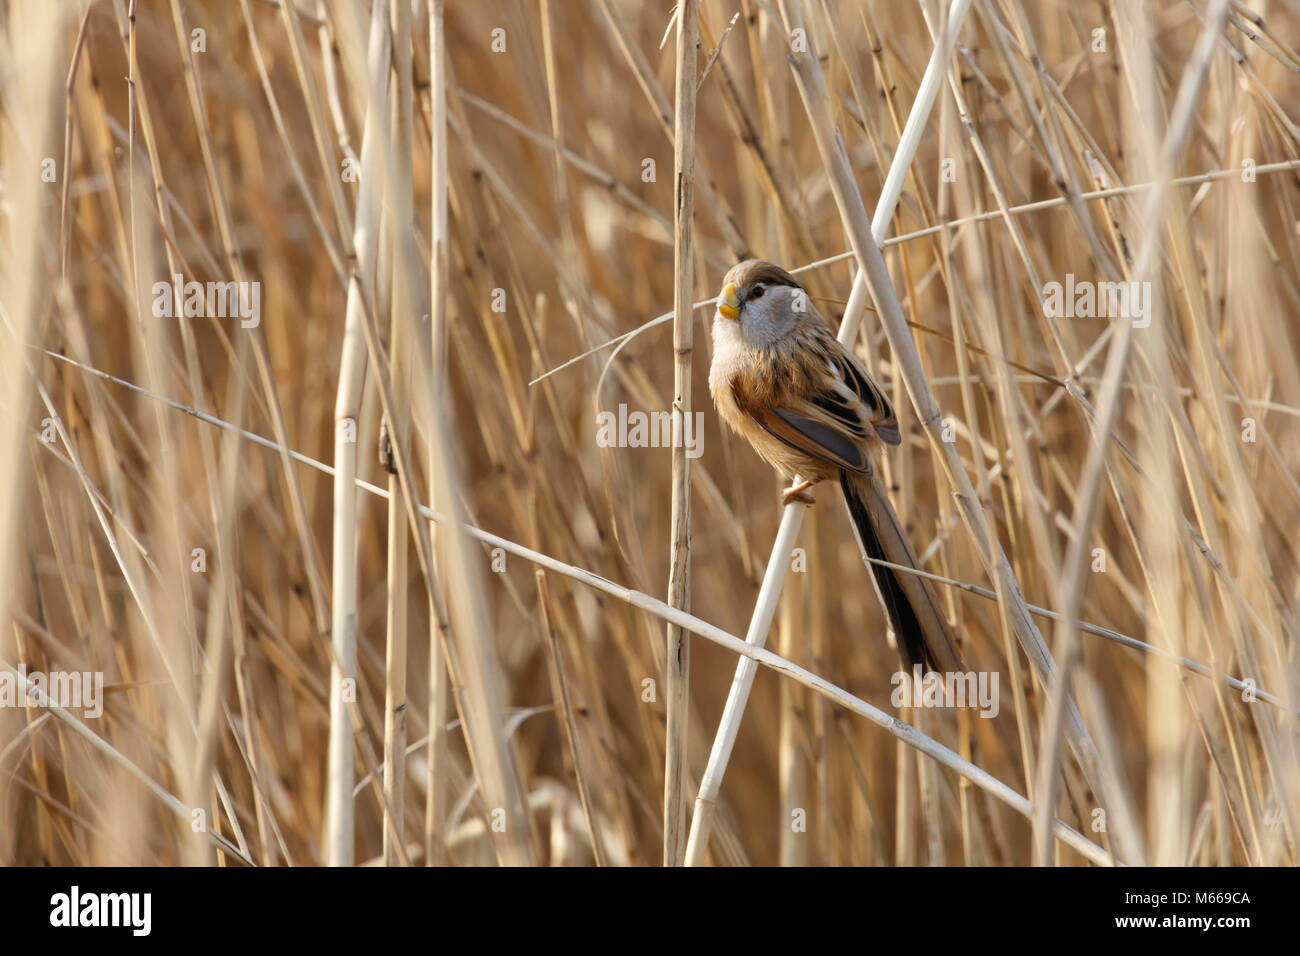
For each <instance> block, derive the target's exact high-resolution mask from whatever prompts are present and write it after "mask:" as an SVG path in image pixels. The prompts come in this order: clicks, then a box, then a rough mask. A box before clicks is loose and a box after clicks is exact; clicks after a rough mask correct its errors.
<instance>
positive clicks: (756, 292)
mask: <svg viewBox="0 0 1300 956" xmlns="http://www.w3.org/2000/svg"><path fill="white" fill-rule="evenodd" d="M766 291H767V289H765V288H764V287H763V286H761V285H756V286H754V288H752V289H750V290H749V297H750V298H751V299H761V298H763V293H764V292H766Z"/></svg>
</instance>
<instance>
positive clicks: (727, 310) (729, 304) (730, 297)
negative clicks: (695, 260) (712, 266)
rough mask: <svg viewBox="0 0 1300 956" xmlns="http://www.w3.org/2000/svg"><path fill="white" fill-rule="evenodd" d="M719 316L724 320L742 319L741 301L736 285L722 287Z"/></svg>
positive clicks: (719, 298) (730, 284) (728, 284)
mask: <svg viewBox="0 0 1300 956" xmlns="http://www.w3.org/2000/svg"><path fill="white" fill-rule="evenodd" d="M718 315H720V316H722V317H723V318H724V319H735V318H739V317H740V299H739V298H738V297H737V295H736V287H735V285H734V284H732V283H730V282H728V283H727V284H726V285H724V286H723V287H722V295H720V296H718Z"/></svg>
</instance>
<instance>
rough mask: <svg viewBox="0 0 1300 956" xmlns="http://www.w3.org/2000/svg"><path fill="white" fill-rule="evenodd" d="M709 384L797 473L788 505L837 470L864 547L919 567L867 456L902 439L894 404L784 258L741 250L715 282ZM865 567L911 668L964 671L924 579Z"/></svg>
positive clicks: (732, 420) (759, 447) (729, 418)
mask: <svg viewBox="0 0 1300 956" xmlns="http://www.w3.org/2000/svg"><path fill="white" fill-rule="evenodd" d="M709 391H710V392H711V393H712V395H713V402H714V404H715V405H716V406H717V408H718V413H719V414H720V415H721V416H722V418H723V420H724V421H726V422H727V424H728V425H730V426H731V427H732V428H733V429H735V430H736V431H737V432H739V433H740V434H741V435H742V436H744V438H745V439H746V440H747V441H748V442H749V443H750V445H752V446H753V448H754V450H755V451H756V452H758V453H759V455H761V456H762V457H763V458H765V459H766V460H767V461H768V462H770V463H771V464H773V465H775V466H776V467H777V468H779V469H780V470H781V471H783V472H785V473H786V474H787V475H789V476H790V477H791V478H792V479H793V478H795V477H796V476H797V477H798V479H799V483H798V484H796V485H792V486H791V487H790V488H789V489H787V490H786V492H785V493H784V495H783V496H782V497H783V499H784V501H785V502H786V503H787V504H789V503H790V502H791V501H802V502H804V503H806V504H812V503H813V502H814V499H813V498H812V496H811V495H810V494H809V492H808V489H809V488H811V487H812V486H813V485H815V484H817V483H818V482H821V481H827V480H830V479H838V480H839V483H840V488H841V489H842V490H843V492H844V500H845V501H846V502H847V504H848V510H849V515H850V516H851V517H852V519H853V526H854V530H855V533H856V534H857V537H858V543H859V545H860V546H861V548H862V551H863V553H864V554H866V555H867V556H869V557H872V558H875V559H877V560H884V561H888V562H890V563H892V564H897V565H901V566H904V567H912V568H915V567H916V566H917V565H916V555H915V554H914V553H913V551H912V548H911V546H910V545H909V544H908V542H907V538H906V537H905V536H904V534H903V528H902V524H901V523H900V522H899V520H898V515H897V514H895V512H894V508H893V506H892V505H891V504H890V502H889V495H888V493H887V490H886V488H885V485H884V482H883V481H882V479H881V476H880V472H879V469H878V468H877V466H876V463H875V462H874V461H873V457H874V456H875V455H876V454H877V453H878V451H879V449H880V447H881V446H882V445H897V444H898V443H899V441H900V438H899V433H898V421H897V419H895V417H894V409H893V406H891V405H890V403H889V400H888V399H887V398H886V397H885V395H884V393H883V392H882V391H881V390H880V388H879V387H878V386H877V385H876V383H875V382H873V381H872V380H871V376H870V375H869V374H868V373H867V370H866V369H865V368H863V366H862V363H861V362H859V361H858V360H857V358H855V357H854V356H853V354H852V353H851V352H849V351H848V350H847V349H845V348H844V347H843V346H842V345H840V343H839V341H838V340H836V338H835V336H834V335H833V334H832V333H831V330H830V327H829V326H828V325H827V324H826V320H825V319H824V318H822V315H821V313H820V312H818V311H817V309H816V307H815V306H814V305H813V304H812V302H811V300H810V299H809V297H808V295H807V293H806V292H805V291H804V289H803V288H802V287H801V286H800V285H799V283H798V282H797V281H796V280H795V278H794V276H792V275H790V273H788V272H786V271H785V270H784V269H782V268H781V267H779V266H776V265H773V264H772V263H770V262H764V261H762V260H759V259H749V260H747V261H745V262H742V263H740V264H738V265H736V266H734V267H733V268H732V269H731V271H730V272H728V273H727V275H726V278H724V279H723V284H722V292H721V294H720V295H719V297H718V310H717V314H716V315H715V316H714V319H713V365H712V367H711V368H710V369H709ZM871 572H872V574H873V575H874V576H875V580H876V586H877V590H878V591H879V593H880V597H881V600H882V602H883V603H884V606H885V613H886V614H887V615H888V616H889V621H890V624H891V626H892V627H893V629H894V634H895V636H896V637H897V639H898V647H899V651H900V652H901V654H902V656H903V658H904V660H905V662H906V663H907V666H908V668H909V669H910V668H911V667H912V666H913V665H915V664H920V665H922V666H923V667H926V668H928V669H934V670H939V671H945V672H950V671H960V670H962V669H963V665H962V660H961V653H960V651H959V650H958V648H957V643H956V641H955V640H954V639H953V634H952V631H951V629H950V628H949V626H948V621H947V619H946V618H945V617H944V615H943V610H942V608H941V607H940V605H939V601H938V599H937V597H936V596H935V593H934V589H933V588H932V587H931V586H930V582H929V581H927V580H926V579H925V578H922V577H920V576H918V575H915V574H908V573H905V572H901V571H895V570H893V569H891V568H887V567H882V566H881V565H878V564H871Z"/></svg>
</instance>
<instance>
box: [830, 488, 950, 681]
mask: <svg viewBox="0 0 1300 956" xmlns="http://www.w3.org/2000/svg"><path fill="white" fill-rule="evenodd" d="M840 488H841V489H843V491H844V501H845V503H846V504H848V506H849V515H850V517H852V518H853V527H854V530H855V531H856V533H857V536H858V545H859V546H860V547H861V548H862V553H863V554H864V555H866V556H867V557H870V558H875V559H876V560H882V561H888V562H890V563H891V564H899V565H903V566H904V567H912V568H915V567H916V566H917V564H916V555H915V554H913V553H912V547H911V545H909V544H908V543H907V538H906V536H905V535H904V534H903V527H902V524H901V523H900V522H899V520H898V515H897V514H895V513H894V507H893V505H891V504H890V503H889V496H888V495H887V494H886V492H885V486H884V482H882V481H881V478H880V476H879V475H878V474H875V473H872V474H869V475H861V474H853V473H851V472H847V471H842V472H840ZM871 573H872V575H873V576H874V577H875V579H876V586H877V588H878V589H879V591H880V597H881V600H882V601H883V602H884V605H885V613H886V614H888V615H889V623H890V624H891V625H892V626H893V628H894V635H895V637H897V639H898V647H899V650H900V651H901V653H902V655H903V659H904V661H905V662H906V663H907V666H908V668H909V669H910V668H911V667H912V666H913V665H915V664H921V665H922V666H923V667H925V668H927V669H929V670H938V671H941V672H944V673H950V672H954V671H964V670H965V666H964V664H963V662H962V657H961V651H960V650H958V648H957V642H956V640H955V639H954V638H953V634H952V630H951V629H950V628H949V627H948V621H947V618H945V617H944V616H943V610H942V609H941V607H940V605H939V600H938V597H937V596H936V595H935V593H934V588H932V587H931V586H930V582H929V581H927V580H926V579H925V578H923V577H920V576H919V575H916V574H907V573H905V572H902V571H894V570H893V569H891V568H886V567H882V566H880V565H879V564H872V565H871Z"/></svg>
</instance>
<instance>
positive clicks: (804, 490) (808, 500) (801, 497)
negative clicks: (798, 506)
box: [781, 481, 817, 506]
mask: <svg viewBox="0 0 1300 956" xmlns="http://www.w3.org/2000/svg"><path fill="white" fill-rule="evenodd" d="M813 484H814V482H811V481H801V482H799V484H797V485H791V486H790V487H789V488H787V489H785V491H783V492H781V504H782V505H783V506H785V505H789V504H790V503H791V502H795V501H801V502H803V503H804V504H806V505H815V504H817V499H816V498H814V497H813V496H812V495H811V494H810V493H809V492H808V489H809V488H811V487H812V486H813Z"/></svg>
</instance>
